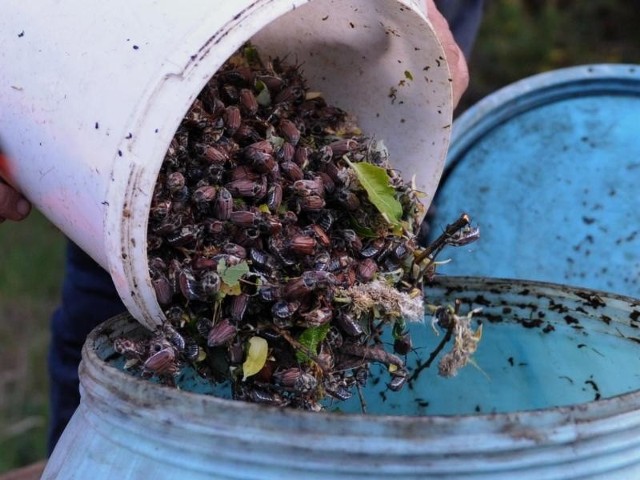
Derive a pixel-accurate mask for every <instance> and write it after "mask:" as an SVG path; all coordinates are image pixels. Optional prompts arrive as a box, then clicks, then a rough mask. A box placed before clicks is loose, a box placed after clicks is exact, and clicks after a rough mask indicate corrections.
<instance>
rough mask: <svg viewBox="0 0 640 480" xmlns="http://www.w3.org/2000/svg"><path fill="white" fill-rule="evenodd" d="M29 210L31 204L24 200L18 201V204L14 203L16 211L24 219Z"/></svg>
mask: <svg viewBox="0 0 640 480" xmlns="http://www.w3.org/2000/svg"><path fill="white" fill-rule="evenodd" d="M30 210H31V204H30V203H29V202H27V201H26V200H25V199H24V198H22V199H20V200H18V203H16V211H17V212H18V213H19V214H20V215H21V216H23V217H24V216H25V215H27V214H28V213H29V211H30Z"/></svg>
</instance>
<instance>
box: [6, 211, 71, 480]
mask: <svg viewBox="0 0 640 480" xmlns="http://www.w3.org/2000/svg"><path fill="white" fill-rule="evenodd" d="M0 252H2V254H1V257H0V258H1V259H2V260H1V263H0V472H2V471H5V470H9V469H11V468H15V467H18V466H22V465H27V464H29V463H32V462H35V461H37V460H39V459H42V458H44V456H45V454H46V431H47V415H48V382H47V370H46V355H47V345H48V342H49V330H48V325H49V316H50V315H51V312H52V311H53V309H54V308H55V305H56V302H57V300H58V296H59V291H60V285H61V279H62V268H63V255H64V237H63V236H62V235H61V234H60V232H59V231H58V230H57V229H56V228H55V227H53V226H52V225H51V224H50V223H48V222H47V221H46V219H45V218H44V217H43V216H42V215H41V214H39V213H38V212H34V213H33V214H32V215H31V216H30V217H29V218H28V219H27V220H25V221H24V222H21V223H12V222H5V223H4V224H2V225H0Z"/></svg>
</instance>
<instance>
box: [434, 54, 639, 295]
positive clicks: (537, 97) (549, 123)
mask: <svg viewBox="0 0 640 480" xmlns="http://www.w3.org/2000/svg"><path fill="white" fill-rule="evenodd" d="M639 184H640V66H635V65H588V66H580V67H574V68H567V69H561V70H555V71H551V72H548V73H543V74H540V75H536V76H533V77H530V78H527V79H524V80H521V81H519V82H517V83H514V84H512V85H510V86H508V87H506V88H504V89H502V90H499V91H497V92H496V93H494V94H492V95H490V96H488V97H486V98H485V99H484V100H482V101H480V102H479V103H478V104H476V105H475V106H473V107H472V108H470V109H469V110H467V111H466V112H465V113H464V114H463V115H462V116H461V117H460V118H459V119H458V120H457V121H456V122H455V124H454V131H453V136H452V142H451V147H450V150H449V156H448V160H447V165H446V167H445V172H444V175H443V177H442V180H441V183H440V186H439V188H438V191H437V197H436V199H435V206H436V210H435V219H434V220H433V222H432V229H431V231H432V233H433V234H434V235H437V234H439V233H440V232H441V229H442V228H443V227H444V226H445V225H446V224H447V223H448V222H451V221H453V220H454V219H455V218H457V216H458V215H459V214H460V212H461V211H466V212H468V213H469V214H470V215H471V217H472V218H473V220H474V221H475V222H476V223H477V224H478V225H479V226H480V228H481V238H480V240H479V241H478V242H476V243H474V244H472V245H471V246H469V247H462V248H459V249H455V250H454V249H449V250H446V251H445V252H444V253H443V255H442V257H441V258H440V259H441V260H444V259H445V258H449V259H451V262H450V263H448V264H446V265H443V266H442V267H441V268H440V270H439V271H440V272H441V273H443V274H449V275H480V276H487V277H501V278H523V279H530V280H532V279H535V280H542V281H550V282H556V283H561V284H567V285H576V286H583V287H587V288H593V289H599V290H606V291H610V292H616V293H621V294H625V295H630V296H634V297H640V195H639V190H638V185H639Z"/></svg>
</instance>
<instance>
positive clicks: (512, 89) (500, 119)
mask: <svg viewBox="0 0 640 480" xmlns="http://www.w3.org/2000/svg"><path fill="white" fill-rule="evenodd" d="M630 87H634V88H630ZM602 94H609V95H629V94H634V95H637V96H640V64H613V63H597V64H587V65H579V66H574V67H566V68H561V69H557V70H551V71H548V72H543V73H538V74H535V75H532V76H530V77H526V78H523V79H521V80H518V81H516V82H514V83H512V84H510V85H507V86H505V87H502V88H501V89H499V90H496V91H495V92H493V93H491V94H489V95H488V96H486V97H485V98H483V99H482V100H480V101H479V102H478V103H476V104H475V105H473V106H471V107H470V108H469V109H467V110H466V111H465V112H464V113H462V114H461V115H460V117H458V118H457V119H456V120H455V121H454V123H453V131H452V134H451V142H450V145H449V153H448V155H447V160H446V162H445V168H444V171H443V174H442V178H441V179H440V185H442V184H444V182H445V181H446V178H447V177H448V176H449V175H450V173H451V171H452V170H453V169H454V168H455V166H456V165H457V163H458V162H459V161H461V159H462V158H464V155H465V153H466V152H467V151H468V150H469V149H471V148H472V146H473V145H474V144H475V143H476V141H478V139H480V138H481V137H482V136H483V135H484V134H486V133H487V132H489V131H491V130H492V129H494V128H495V127H497V126H498V125H501V124H503V123H504V122H506V121H507V120H509V119H511V118H513V117H515V116H517V115H519V114H521V113H524V112H526V111H529V110H532V109H534V108H537V107H540V106H543V105H548V104H550V103H553V102H555V101H557V100H560V99H564V100H566V99H567V98H574V97H580V96H590V95H602ZM437 193H438V192H437V190H436V197H437Z"/></svg>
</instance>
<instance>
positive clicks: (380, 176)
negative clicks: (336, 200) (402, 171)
mask: <svg viewBox="0 0 640 480" xmlns="http://www.w3.org/2000/svg"><path fill="white" fill-rule="evenodd" d="M345 160H346V162H347V163H348V164H349V166H350V167H351V168H353V170H354V171H355V172H356V175H357V177H358V181H359V182H360V185H362V188H364V189H365V190H366V191H367V195H368V196H369V200H371V203H373V204H374V205H375V206H376V208H377V209H378V211H379V212H380V213H381V214H382V216H383V217H384V218H385V220H386V221H387V222H389V223H390V224H391V225H398V224H399V223H400V219H401V218H402V205H401V204H400V202H399V201H398V200H397V199H396V197H395V193H396V192H395V190H394V189H393V187H392V186H391V183H390V179H389V175H388V174H387V171H386V170H385V169H384V168H382V167H378V166H377V165H372V164H370V163H366V162H357V163H353V162H351V161H349V160H348V159H346V158H345Z"/></svg>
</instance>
